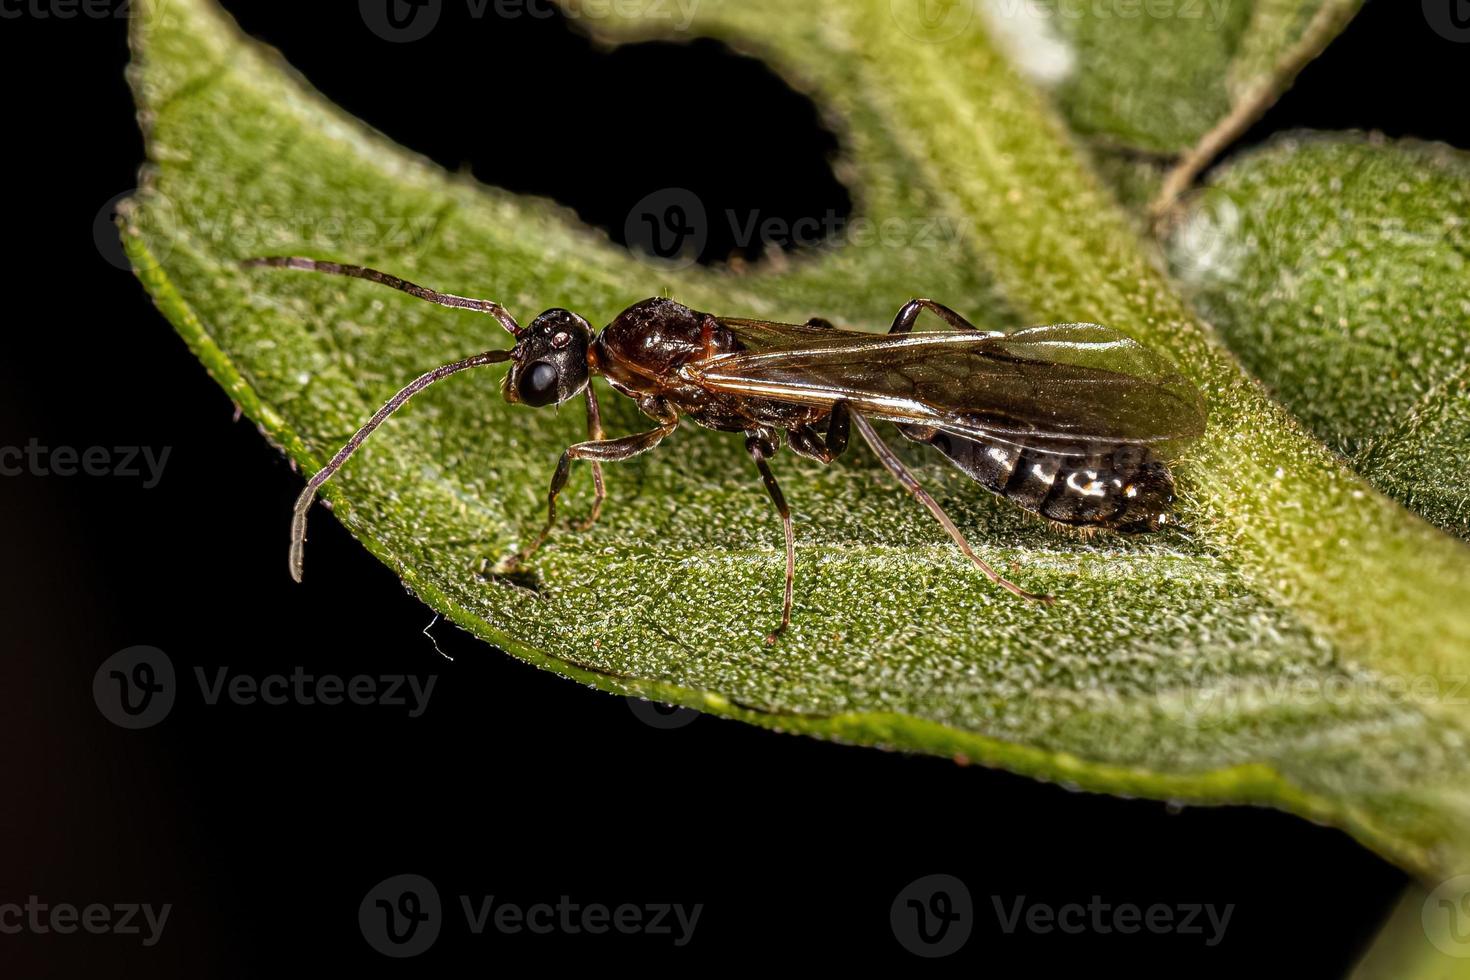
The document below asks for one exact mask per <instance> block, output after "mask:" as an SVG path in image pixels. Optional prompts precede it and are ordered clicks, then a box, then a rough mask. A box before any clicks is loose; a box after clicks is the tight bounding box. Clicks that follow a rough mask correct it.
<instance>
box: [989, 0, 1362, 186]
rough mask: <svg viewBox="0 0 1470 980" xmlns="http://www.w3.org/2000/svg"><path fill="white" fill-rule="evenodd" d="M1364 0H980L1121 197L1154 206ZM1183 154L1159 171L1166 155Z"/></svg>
mask: <svg viewBox="0 0 1470 980" xmlns="http://www.w3.org/2000/svg"><path fill="white" fill-rule="evenodd" d="M1361 6H1362V0H1096V2H1077V0H1061V2H1058V3H1055V4H1047V3H1028V2H1022V0H987V2H986V3H985V4H984V6H983V7H982V10H984V11H985V13H986V18H985V19H986V21H987V23H988V24H989V25H990V26H991V28H992V30H994V31H995V32H996V34H997V36H998V37H999V38H1000V39H1001V40H1002V42H1003V43H1004V46H1005V47H1006V49H1007V50H1008V51H1010V52H1011V53H1012V55H1013V57H1014V60H1015V61H1016V63H1017V64H1018V66H1019V67H1020V68H1021V70H1022V71H1023V72H1024V73H1025V74H1027V75H1028V76H1029V77H1031V78H1032V79H1033V80H1034V81H1036V82H1038V83H1039V84H1041V85H1043V86H1044V87H1046V88H1048V89H1049V90H1051V91H1052V92H1053V94H1054V96H1055V98H1056V100H1057V104H1058V105H1059V107H1060V108H1061V110H1062V113H1063V115H1064V116H1065V117H1066V120H1067V122H1068V123H1069V124H1070V125H1071V126H1072V128H1073V129H1074V130H1075V131H1076V132H1077V133H1078V134H1080V135H1082V136H1084V137H1086V138H1087V139H1088V141H1089V143H1090V144H1091V146H1092V148H1093V150H1094V153H1095V156H1096V157H1097V162H1098V164H1099V166H1100V168H1101V169H1102V170H1103V172H1104V174H1105V175H1106V176H1107V177H1108V179H1109V181H1110V183H1112V184H1113V186H1114V187H1115V189H1116V190H1117V192H1118V194H1119V196H1120V198H1121V199H1122V200H1123V202H1124V203H1125V204H1128V205H1129V206H1130V207H1134V208H1138V209H1141V208H1142V206H1143V205H1144V204H1145V203H1146V202H1148V201H1149V200H1150V199H1154V198H1155V196H1156V195H1158V194H1160V184H1161V182H1162V183H1163V184H1164V188H1165V193H1166V195H1167V196H1166V197H1165V198H1163V199H1161V200H1159V201H1158V202H1157V203H1156V205H1155V208H1156V210H1158V209H1161V208H1162V207H1163V206H1164V205H1166V204H1168V203H1170V202H1171V201H1172V199H1173V198H1174V196H1176V195H1177V194H1178V193H1179V192H1180V191H1182V190H1183V189H1184V187H1185V186H1187V184H1188V182H1189V181H1190V180H1192V179H1193V177H1194V176H1195V175H1196V174H1198V173H1199V172H1200V171H1201V170H1203V169H1204V167H1205V166H1206V165H1208V163H1209V162H1210V161H1211V160H1212V159H1213V158H1214V157H1215V156H1216V155H1217V154H1218V153H1219V152H1221V151H1222V150H1223V149H1224V148H1225V147H1226V146H1227V145H1228V144H1229V142H1230V141H1231V140H1233V139H1234V138H1235V137H1236V136H1239V135H1240V134H1241V133H1243V132H1244V131H1245V130H1246V128H1248V126H1249V125H1250V123H1252V122H1253V121H1255V120H1256V119H1258V118H1259V117H1260V116H1261V114H1262V113H1264V112H1265V110H1266V109H1267V108H1269V107H1270V106H1271V105H1272V104H1273V103H1274V102H1275V101H1276V100H1277V99H1278V98H1279V97H1280V96H1281V94H1282V93H1283V92H1285V91H1286V89H1288V88H1289V87H1290V86H1291V84H1292V83H1293V82H1294V81H1295V80H1296V77H1297V75H1298V74H1299V73H1300V72H1301V70H1302V69H1303V68H1304V67H1306V65H1307V64H1308V63H1309V62H1310V61H1311V60H1312V59H1313V58H1315V57H1316V56H1317V55H1318V54H1319V53H1321V51H1322V49H1323V48H1325V47H1326V46H1327V44H1328V43H1329V42H1330V41H1331V40H1332V39H1333V38H1335V37H1336V36H1337V35H1338V34H1339V33H1340V32H1341V31H1342V29H1343V28H1344V27H1346V26H1347V24H1348V22H1349V21H1351V19H1352V18H1353V16H1354V15H1355V14H1356V13H1357V11H1358V9H1359V8H1360V7H1361ZM1179 156H1183V159H1182V160H1180V162H1179V164H1178V165H1177V166H1176V167H1175V168H1174V170H1173V171H1172V172H1171V173H1170V174H1169V175H1168V177H1167V178H1166V175H1165V170H1166V163H1167V162H1168V161H1169V160H1170V159H1172V158H1174V157H1179Z"/></svg>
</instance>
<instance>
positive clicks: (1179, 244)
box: [1171, 135, 1470, 537]
mask: <svg viewBox="0 0 1470 980" xmlns="http://www.w3.org/2000/svg"><path fill="white" fill-rule="evenodd" d="M1171 256H1172V261H1173V264H1174V267H1175V269H1176V270H1177V272H1178V274H1179V276H1180V277H1181V279H1182V280H1183V281H1184V282H1185V283H1186V285H1187V286H1188V287H1189V289H1190V290H1191V292H1192V293H1193V298H1194V300H1195V303H1196V306H1197V307H1198V308H1199V309H1200V311H1201V312H1202V313H1204V314H1205V315H1206V316H1207V317H1208V318H1209V319H1210V320H1211V321H1212V322H1213V323H1214V324H1215V325H1216V326H1217V327H1218V328H1219V329H1220V330H1221V332H1222V333H1223V334H1224V335H1225V338H1226V340H1227V341H1229V343H1230V347H1231V349H1232V350H1234V351H1235V352H1236V353H1237V354H1238V355H1239V356H1240V358H1241V360H1242V361H1244V362H1245V365H1246V367H1248V368H1249V369H1250V370H1251V372H1252V373H1254V374H1255V375H1257V376H1258V377H1260V378H1261V379H1262V380H1263V381H1265V382H1266V384H1267V385H1269V386H1270V388H1271V389H1272V391H1273V393H1275V394H1276V395H1277V397H1279V398H1280V399H1281V400H1282V401H1283V402H1284V403H1285V404H1286V405H1287V407H1288V408H1290V409H1291V410H1292V411H1293V413H1295V414H1296V416H1297V417H1298V418H1300V419H1301V420H1302V421H1304V422H1305V423H1306V424H1307V425H1308V426H1309V427H1310V428H1311V429H1312V431H1313V432H1315V433H1317V435H1318V436H1320V437H1321V438H1322V439H1323V440H1324V441H1325V442H1326V443H1327V444H1328V445H1329V446H1331V447H1332V448H1333V449H1336V450H1337V451H1338V452H1340V453H1342V454H1343V455H1344V456H1346V457H1347V458H1348V459H1349V460H1351V461H1352V464H1353V466H1354V468H1356V469H1357V470H1358V471H1359V472H1361V473H1363V474H1365V475H1366V476H1367V477H1368V478H1369V479H1370V480H1371V481H1372V482H1373V483H1374V485H1375V486H1377V487H1379V488H1380V489H1382V490H1383V491H1384V492H1385V493H1387V494H1390V495H1391V496H1393V497H1395V498H1397V499H1399V500H1401V501H1403V502H1404V503H1405V504H1406V505H1408V506H1409V507H1412V508H1414V509H1415V510H1417V511H1419V513H1421V514H1423V515H1424V516H1425V517H1426V518H1428V519H1429V520H1431V521H1433V522H1434V523H1435V524H1438V525H1439V526H1440V527H1442V528H1445V529H1446V530H1448V531H1452V532H1454V533H1456V534H1459V535H1460V536H1461V537H1470V487H1467V485H1466V482H1465V479H1464V475H1463V472H1462V464H1461V457H1462V456H1463V454H1464V451H1465V448H1466V447H1467V446H1470V292H1467V290H1466V284H1467V282H1470V155H1467V154H1465V153H1461V152H1458V151H1455V150H1452V149H1450V148H1449V147H1446V146H1438V145H1426V144H1421V143H1412V142H1399V143H1389V142H1385V141H1384V140H1382V139H1372V138H1367V137H1363V136H1356V135H1355V136H1343V137H1324V136H1312V135H1303V136H1293V137H1290V138H1284V139H1280V140H1278V141H1276V142H1275V143H1274V144H1273V145H1271V146H1270V147H1269V148H1267V149H1265V150H1261V151H1258V152H1255V153H1251V154H1249V155H1247V156H1244V157H1240V158H1237V159H1234V160H1232V161H1231V162H1230V163H1229V164H1228V165H1227V166H1225V167H1223V168H1221V169H1220V171H1218V172H1217V173H1216V175H1215V176H1214V178H1213V179H1212V181H1211V183H1210V188H1209V190H1208V191H1206V192H1205V193H1203V194H1200V195H1199V196H1198V197H1197V198H1196V200H1195V201H1194V202H1193V204H1192V206H1191V208H1190V210H1189V212H1188V218H1187V221H1186V222H1185V223H1184V224H1182V225H1181V226H1180V227H1179V230H1178V231H1177V233H1176V234H1175V235H1174V238H1173V241H1172V247H1171Z"/></svg>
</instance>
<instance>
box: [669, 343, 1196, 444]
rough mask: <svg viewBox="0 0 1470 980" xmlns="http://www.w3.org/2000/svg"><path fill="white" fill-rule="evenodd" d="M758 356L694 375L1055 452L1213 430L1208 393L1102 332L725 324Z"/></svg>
mask: <svg viewBox="0 0 1470 980" xmlns="http://www.w3.org/2000/svg"><path fill="white" fill-rule="evenodd" d="M721 322H722V323H724V324H725V325H726V326H728V327H729V328H730V329H731V330H733V331H735V333H736V336H737V337H738V338H740V339H741V341H742V342H744V343H745V344H746V346H747V350H746V351H742V352H741V353H738V354H731V355H726V356H723V357H718V358H714V359H712V360H709V361H704V362H701V363H698V364H693V365H689V366H687V368H686V370H688V371H689V372H690V373H691V375H693V376H694V377H695V378H696V379H697V380H698V382H699V383H701V384H705V385H708V386H709V387H711V388H713V389H716V390H719V391H727V392H732V393H738V394H745V395H751V396H758V397H765V398H772V399H776V400H780V401H789V402H794V403H798V404H806V405H830V404H832V403H833V402H836V401H838V400H844V401H847V402H849V403H850V404H851V406H852V408H854V409H855V410H857V411H860V412H862V413H864V414H866V415H870V416H872V417H875V418H881V419H887V420H889V421H893V422H900V423H915V424H920V425H929V426H933V427H935V428H938V429H943V430H945V431H948V432H953V433H955V434H956V435H962V436H968V437H971V438H980V439H995V440H998V441H1002V442H1009V443H1015V444H1018V445H1027V446H1032V447H1035V448H1043V449H1049V450H1051V451H1054V452H1066V453H1070V452H1073V451H1075V452H1077V453H1079V454H1081V453H1085V452H1089V451H1091V447H1088V446H1086V445H1083V444H1085V443H1097V442H1110V443H1147V444H1158V443H1174V442H1181V441H1184V440H1188V439H1193V438H1196V437H1198V436H1199V435H1200V434H1201V433H1203V431H1204V426H1205V408H1204V403H1203V400H1202V399H1201V398H1200V394H1199V391H1198V390H1197V389H1196V388H1195V387H1194V386H1193V385H1192V384H1190V383H1189V382H1188V381H1186V380H1185V379H1184V378H1182V377H1180V376H1179V374H1178V373H1177V372H1175V371H1174V370H1173V368H1172V367H1171V366H1170V365H1169V364H1168V362H1167V361H1165V360H1164V359H1163V358H1161V357H1159V356H1158V355H1156V354H1154V353H1152V352H1151V351H1149V350H1147V349H1146V348H1144V347H1143V346H1142V345H1140V344H1139V343H1137V342H1136V341H1134V340H1132V339H1130V338H1128V337H1125V336H1123V335H1122V334H1120V333H1118V332H1117V331H1116V330H1112V329H1110V328H1108V327H1103V326H1099V325H1097V324H1093V323H1063V324H1055V325H1052V326H1045V327H1032V328H1030V329H1028V330H1021V331H1018V332H1016V333H1011V334H982V333H971V332H965V331H956V332H952V333H951V332H944V333H910V334H898V335H888V334H866V333H857V332H853V331H846V330H830V329H820V328H813V327H794V326H789V325H785V324H768V323H764V322H761V321H739V320H722V321H721Z"/></svg>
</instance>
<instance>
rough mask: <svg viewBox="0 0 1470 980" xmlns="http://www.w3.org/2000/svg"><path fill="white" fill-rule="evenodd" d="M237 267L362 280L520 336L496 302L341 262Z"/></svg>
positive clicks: (290, 258) (284, 261)
mask: <svg viewBox="0 0 1470 980" xmlns="http://www.w3.org/2000/svg"><path fill="white" fill-rule="evenodd" d="M240 265H241V266H243V267H245V268H251V267H253V266H268V267H270V268H274V269H300V270H302V271H304V272H325V273H327V274H328V275H333V276H347V277H349V278H352V279H365V280H367V281H368V282H375V283H378V284H379V285H381V286H387V287H388V288H389V289H396V290H398V291H399V292H401V293H408V295H410V296H414V297H417V298H418V299H421V300H425V301H427V302H430V303H435V304H438V305H439V306H447V307H449V308H450V309H455V310H473V311H474V312H476V313H488V314H490V315H491V316H493V317H494V318H495V319H497V320H499V321H500V325H501V326H502V327H504V328H505V329H506V330H507V331H508V332H509V333H510V335H511V336H512V337H519V336H520V334H521V326H520V324H518V323H516V318H515V317H513V316H511V315H510V311H509V310H507V309H506V308H505V307H503V306H501V305H500V304H499V303H496V302H493V301H491V300H488V299H471V298H470V297H468V296H455V295H454V294H453V293H441V292H438V291H437V290H433V289H426V288H425V287H423V286H420V285H419V284H418V283H413V282H409V281H408V280H407V279H399V278H398V277H397V276H392V275H389V274H388V273H386V272H379V271H378V270H377V269H369V268H366V267H365V266H360V265H343V264H342V263H340V262H319V261H317V260H316V259H304V258H301V257H300V256H296V255H269V256H264V257H262V258H256V259H242V260H241V261H240Z"/></svg>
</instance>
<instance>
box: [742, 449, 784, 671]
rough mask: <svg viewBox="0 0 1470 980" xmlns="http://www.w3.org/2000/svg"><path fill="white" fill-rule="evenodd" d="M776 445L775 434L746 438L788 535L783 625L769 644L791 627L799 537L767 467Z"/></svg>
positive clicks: (749, 451)
mask: <svg viewBox="0 0 1470 980" xmlns="http://www.w3.org/2000/svg"><path fill="white" fill-rule="evenodd" d="M776 445H777V444H776V440H775V437H774V434H773V433H771V432H770V431H769V430H765V431H762V430H760V429H756V430H753V431H751V432H747V433H746V434H745V450H746V452H748V453H750V458H751V459H753V460H755V465H756V469H758V470H760V471H761V480H762V481H763V482H764V483H765V485H766V492H767V493H769V494H770V495H771V502H772V503H774V504H775V505H776V512H777V513H778V514H780V515H781V530H782V531H784V532H785V534H786V592H785V594H784V597H783V598H782V600H781V625H780V626H777V627H776V628H775V629H774V630H772V631H771V632H770V633H768V634H766V642H767V643H775V642H776V637H778V636H780V635H781V631H782V630H784V629H786V627H788V626H790V625H791V593H792V588H793V586H794V585H795V582H796V534H795V532H794V531H793V530H792V529H791V508H790V507H788V506H787V505H786V496H785V495H784V494H783V493H781V487H780V486H779V485H778V484H777V483H776V475H775V474H774V473H772V472H771V467H770V466H769V465H768V464H767V463H766V460H767V459H769V458H770V457H771V456H773V455H775V453H776Z"/></svg>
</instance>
